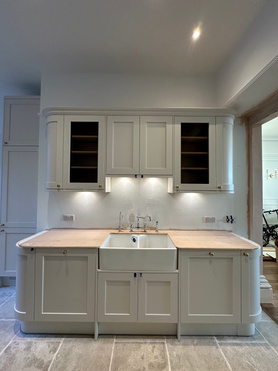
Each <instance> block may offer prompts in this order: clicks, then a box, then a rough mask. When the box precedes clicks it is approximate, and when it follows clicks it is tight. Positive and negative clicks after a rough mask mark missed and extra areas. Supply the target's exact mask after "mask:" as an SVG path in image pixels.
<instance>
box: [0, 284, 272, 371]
mask: <svg viewBox="0 0 278 371" xmlns="http://www.w3.org/2000/svg"><path fill="white" fill-rule="evenodd" d="M14 300H15V289H14V287H1V288H0V371H35V370H40V371H143V370H144V371H162V370H167V371H177V370H180V371H193V370H196V371H207V370H212V371H226V370H227V371H245V370H250V371H251V370H252V371H254V370H259V371H272V370H273V371H277V370H278V325H277V324H276V323H275V322H273V321H272V320H271V319H270V317H268V316H267V315H266V314H265V313H263V320H262V322H260V323H259V324H258V325H257V326H256V334H255V335H254V336H253V337H233V336H232V337H225V336H187V337H183V338H182V341H181V342H178V341H177V340H176V339H175V338H174V337H120V336H119V337H118V336H116V337H114V336H111V337H109V336H106V337H100V338H99V339H98V340H97V341H95V340H93V339H92V338H91V337H89V336H59V335H58V336H55V335H27V334H23V333H22V332H21V331H20V326H19V322H18V321H16V320H15V319H14V314H13V305H14Z"/></svg>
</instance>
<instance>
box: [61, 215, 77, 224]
mask: <svg viewBox="0 0 278 371" xmlns="http://www.w3.org/2000/svg"><path fill="white" fill-rule="evenodd" d="M63 220H64V222H74V221H75V215H74V214H64V215H63Z"/></svg>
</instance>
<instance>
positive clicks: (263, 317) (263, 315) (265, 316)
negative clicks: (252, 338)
mask: <svg viewBox="0 0 278 371" xmlns="http://www.w3.org/2000/svg"><path fill="white" fill-rule="evenodd" d="M262 321H268V322H272V319H271V318H270V317H269V316H268V315H267V313H265V312H264V311H263V310H262Z"/></svg>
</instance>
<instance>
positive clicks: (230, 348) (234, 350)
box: [220, 343, 278, 371]
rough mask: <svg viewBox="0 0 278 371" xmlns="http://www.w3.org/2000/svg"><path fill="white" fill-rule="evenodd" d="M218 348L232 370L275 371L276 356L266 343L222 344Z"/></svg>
mask: <svg viewBox="0 0 278 371" xmlns="http://www.w3.org/2000/svg"><path fill="white" fill-rule="evenodd" d="M220 348H221V350H222V352H223V354H224V355H225V357H226V359H227V361H228V363H229V364H230V366H231V369H232V370H240V371H277V369H278V354H277V352H275V350H274V349H273V348H272V347H271V346H270V345H269V344H268V343H253V344H250V343H222V344H220Z"/></svg>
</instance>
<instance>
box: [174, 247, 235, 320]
mask: <svg viewBox="0 0 278 371" xmlns="http://www.w3.org/2000/svg"><path fill="white" fill-rule="evenodd" d="M179 269H180V288H181V290H180V295H181V303H180V311H181V322H182V323H240V322H241V273H240V252H239V251H219V250H214V251H193V250H191V251H181V252H180V264H179Z"/></svg>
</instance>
